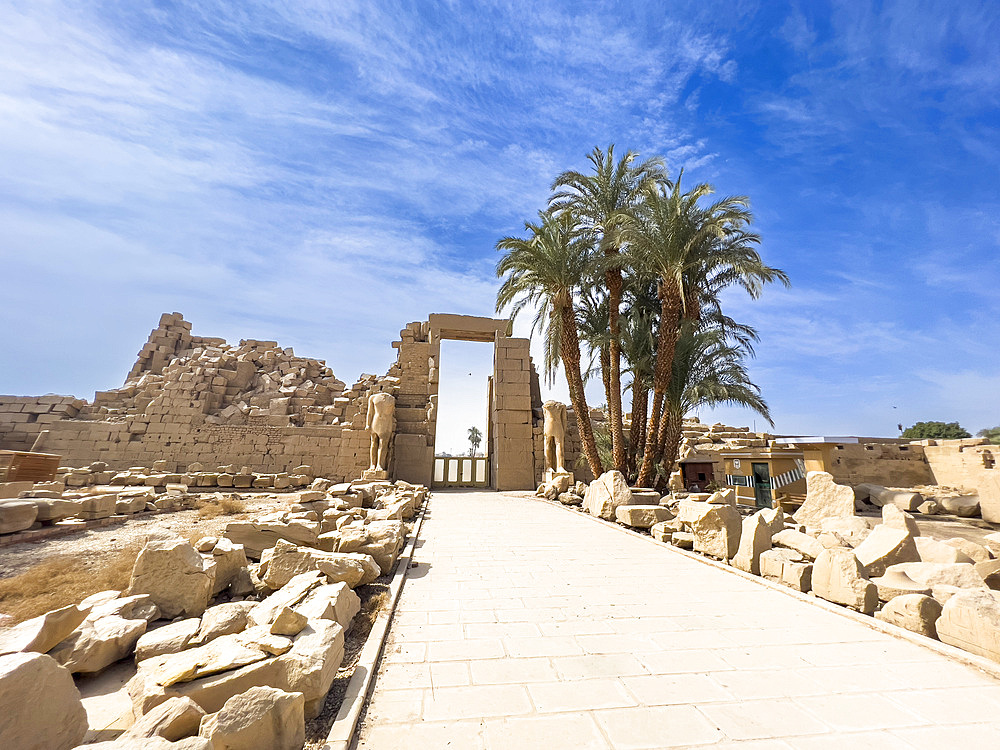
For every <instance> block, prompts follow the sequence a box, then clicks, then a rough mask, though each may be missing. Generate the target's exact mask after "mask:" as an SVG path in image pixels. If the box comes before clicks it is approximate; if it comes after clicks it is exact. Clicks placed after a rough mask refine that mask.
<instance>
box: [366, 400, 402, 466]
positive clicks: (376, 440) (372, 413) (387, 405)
mask: <svg viewBox="0 0 1000 750" xmlns="http://www.w3.org/2000/svg"><path fill="white" fill-rule="evenodd" d="M395 412H396V399H394V398H393V397H392V396H390V395H389V394H388V393H373V394H372V395H371V396H369V397H368V416H367V418H366V419H365V429H367V430H368V432H369V433H370V434H371V438H372V447H371V455H370V458H371V466H370V467H369V468H368V470H369V471H388V465H389V440H390V439H391V438H392V433H393V432H395V430H396V416H395Z"/></svg>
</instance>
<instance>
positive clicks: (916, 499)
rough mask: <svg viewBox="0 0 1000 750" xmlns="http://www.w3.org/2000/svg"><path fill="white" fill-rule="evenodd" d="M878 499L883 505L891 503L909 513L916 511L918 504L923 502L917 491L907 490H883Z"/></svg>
mask: <svg viewBox="0 0 1000 750" xmlns="http://www.w3.org/2000/svg"><path fill="white" fill-rule="evenodd" d="M879 499H880V500H881V503H880V504H881V505H882V506H883V507H885V506H886V505H890V504H891V505H895V506H896V507H897V508H899V509H900V510H903V511H909V512H910V513H913V512H914V511H916V510H917V508H919V507H920V504H921V503H923V502H924V497H923V495H921V494H920V493H919V492H911V491H909V490H885V491H884V492H882V494H881V496H880V498H879Z"/></svg>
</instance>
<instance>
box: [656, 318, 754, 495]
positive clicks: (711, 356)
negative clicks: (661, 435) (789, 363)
mask: <svg viewBox="0 0 1000 750" xmlns="http://www.w3.org/2000/svg"><path fill="white" fill-rule="evenodd" d="M741 328H742V329H743V330H744V332H746V333H747V335H748V336H749V337H750V338H752V339H753V340H756V338H757V334H756V331H754V330H753V329H752V328H749V327H748V326H741ZM747 356H753V349H752V347H751V346H750V345H748V344H745V343H743V342H741V341H739V340H735V339H734V338H733V337H732V336H730V335H729V334H728V333H727V331H726V330H725V329H724V328H722V327H720V326H718V325H714V324H710V325H708V326H706V325H699V324H698V323H696V322H695V321H691V320H687V321H684V322H683V324H682V325H681V332H680V334H679V336H678V339H677V345H676V347H675V349H674V361H673V367H672V374H671V379H670V385H669V387H668V389H667V393H666V397H665V402H666V405H665V408H664V411H665V414H666V417H665V419H664V424H665V425H666V427H665V429H664V432H665V441H664V442H665V446H664V448H663V450H662V455H663V460H662V464H661V466H662V471H661V473H660V474H659V476H658V481H657V483H658V484H660V483H662V482H663V481H664V480H665V479H666V478H667V477H669V476H670V472H672V471H673V470H674V462H675V461H676V460H677V449H678V447H679V446H680V442H681V433H682V430H683V422H684V416H685V415H686V414H689V413H690V412H692V411H694V410H695V409H697V408H699V407H701V406H718V405H720V404H729V405H732V406H742V407H744V408H746V409H751V410H753V411H755V412H757V413H758V414H760V415H761V416H762V417H764V419H766V420H767V421H768V423H769V424H771V425H773V424H774V422H773V421H772V420H771V412H770V410H769V409H768V406H767V402H766V401H764V399H763V397H762V396H761V394H760V388H759V387H758V386H756V385H755V384H754V383H753V382H751V380H750V375H749V373H748V372H747V369H746V366H745V364H744V359H745V358H746V357H747Z"/></svg>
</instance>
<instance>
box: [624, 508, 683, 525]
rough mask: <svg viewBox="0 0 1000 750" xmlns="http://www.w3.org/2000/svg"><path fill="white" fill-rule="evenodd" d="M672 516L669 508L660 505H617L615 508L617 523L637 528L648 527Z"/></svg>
mask: <svg viewBox="0 0 1000 750" xmlns="http://www.w3.org/2000/svg"><path fill="white" fill-rule="evenodd" d="M673 517H674V514H673V513H671V512H670V509H669V508H664V507H663V506H662V505H619V506H618V507H617V508H616V509H615V518H616V519H617V520H618V523H622V524H625V525H626V526H632V527H634V528H637V529H648V528H650V527H651V526H652V525H653V524H655V523H659V522H660V521H669V520H670V519H671V518H673Z"/></svg>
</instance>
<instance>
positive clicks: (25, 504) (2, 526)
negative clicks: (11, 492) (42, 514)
mask: <svg viewBox="0 0 1000 750" xmlns="http://www.w3.org/2000/svg"><path fill="white" fill-rule="evenodd" d="M37 516H38V506H37V505H35V503H33V502H32V501H30V500H0V534H13V533H15V532H18V531H24V530H25V529H30V528H31V525H32V524H33V523H34V522H35V518H36V517H37Z"/></svg>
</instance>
